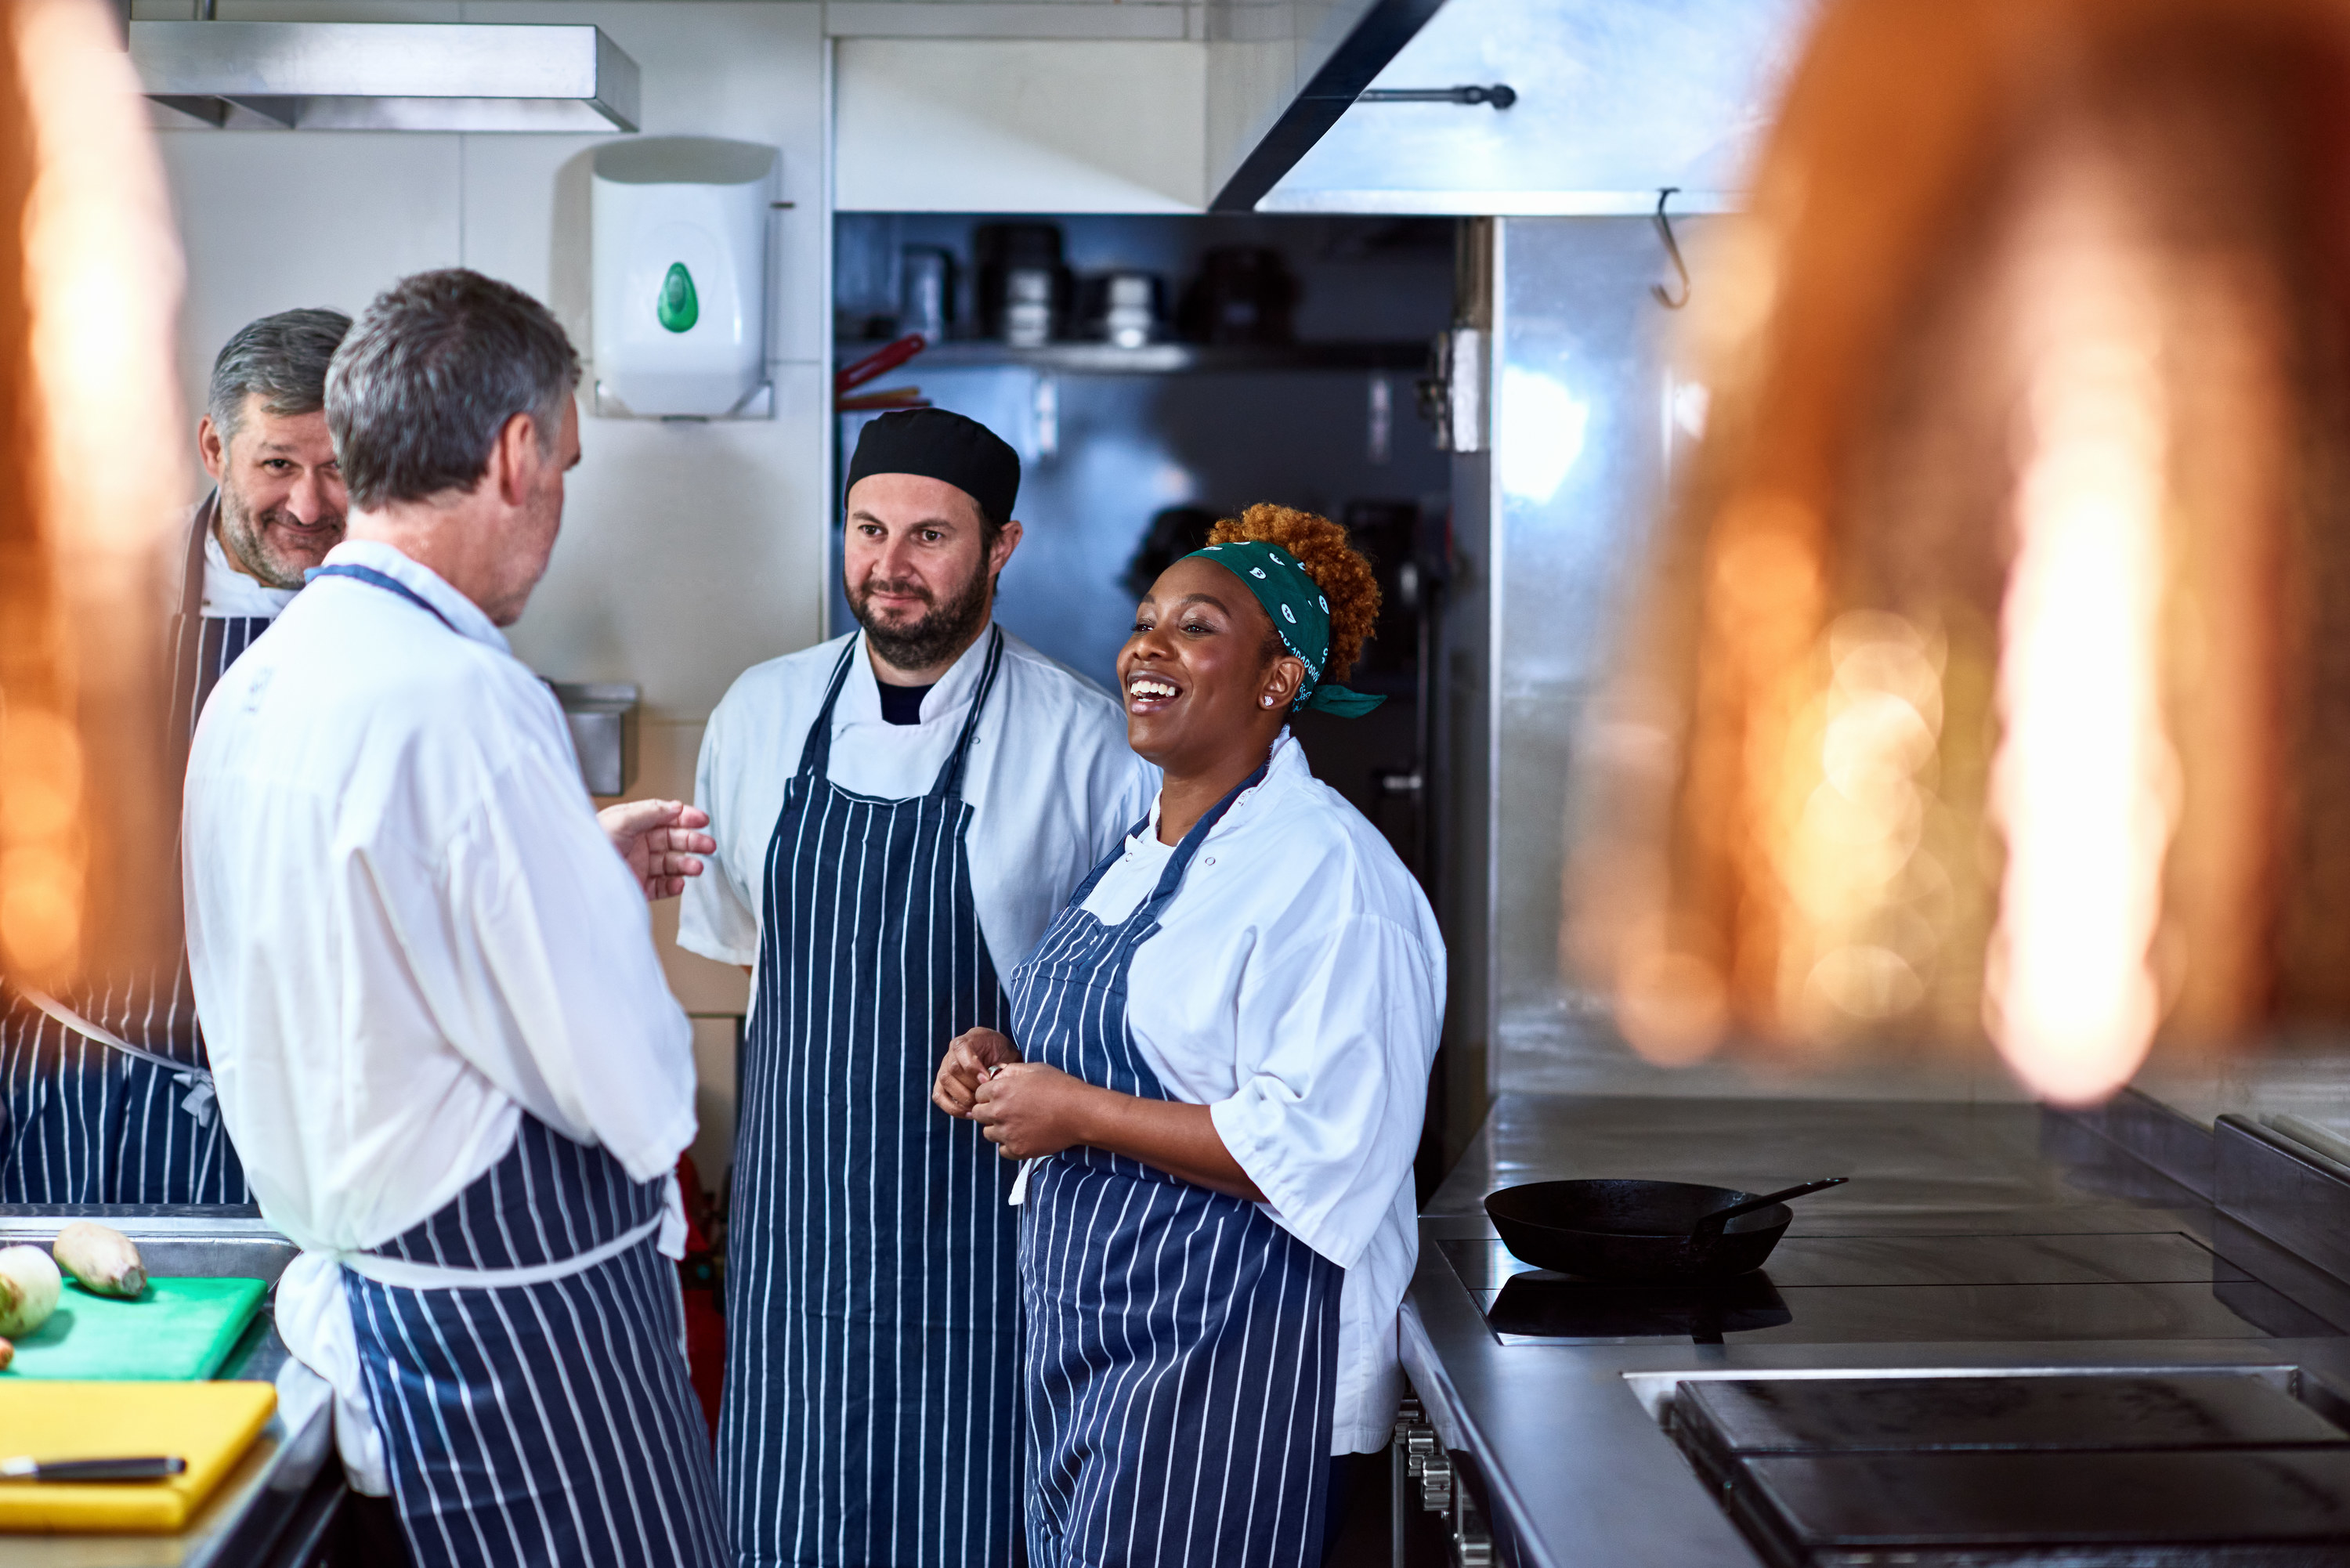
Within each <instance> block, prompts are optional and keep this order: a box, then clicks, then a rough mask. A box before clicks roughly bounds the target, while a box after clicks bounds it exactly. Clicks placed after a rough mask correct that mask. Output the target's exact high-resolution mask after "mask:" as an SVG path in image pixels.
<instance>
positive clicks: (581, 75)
mask: <svg viewBox="0 0 2350 1568" xmlns="http://www.w3.org/2000/svg"><path fill="white" fill-rule="evenodd" d="M130 60H131V64H132V65H133V66H134V67H137V69H138V72H139V82H140V90H141V91H143V92H144V93H146V95H147V96H148V97H149V98H151V99H154V100H155V101H156V102H158V103H161V104H164V105H166V106H168V107H170V108H172V109H177V110H179V111H180V112H181V113H182V114H187V115H192V116H193V117H194V118H196V119H200V120H202V121H203V122H205V123H206V124H209V125H213V126H219V127H223V128H225V129H230V130H240V129H254V130H266V129H270V128H272V127H276V128H279V129H283V130H439V131H449V130H458V131H502V130H523V131H528V130H536V131H567V132H571V133H573V134H577V133H579V132H582V131H586V132H591V133H593V132H604V131H613V130H636V129H637V62H636V61H634V60H632V59H630V58H629V57H628V56H627V55H625V54H623V53H622V52H621V51H620V48H619V45H617V44H615V43H613V42H612V40H611V39H609V38H608V37H606V36H604V34H603V31H602V30H601V29H600V28H597V27H590V26H536V25H533V26H494V25H489V24H482V23H462V24H456V23H452V24H437V23H411V22H133V23H131V24H130Z"/></svg>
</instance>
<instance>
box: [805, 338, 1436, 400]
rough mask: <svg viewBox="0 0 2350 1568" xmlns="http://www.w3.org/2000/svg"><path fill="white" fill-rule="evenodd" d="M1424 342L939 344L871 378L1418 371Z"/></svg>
mask: <svg viewBox="0 0 2350 1568" xmlns="http://www.w3.org/2000/svg"><path fill="white" fill-rule="evenodd" d="M881 347H882V345H881V344H879V343H849V344H842V345H840V346H839V347H838V350H837V358H838V362H839V363H840V364H842V365H853V364H855V363H856V362H857V361H858V360H859V359H861V358H864V357H865V356H866V355H868V354H870V353H872V352H873V351H874V350H875V349H877V348H881ZM1428 354H1429V348H1428V344H1427V343H1426V342H1424V341H1414V342H1409V343H1291V344H1282V345H1265V346H1257V345H1253V344H1252V345H1243V344H1209V343H1151V344H1147V345H1145V346H1144V347H1142V348H1117V347H1115V346H1114V345H1111V344H1108V343H1048V344H1046V345H1045V346H1044V347H1043V348H1013V347H1012V346H1010V345H1009V344H1004V343H941V344H939V345H938V346H937V347H935V348H926V349H924V350H923V351H922V352H921V353H920V354H918V355H916V356H915V357H914V358H911V359H909V360H908V361H906V363H905V364H903V365H901V366H899V367H898V368H897V369H894V370H890V371H888V372H887V373H885V374H884V375H882V376H880V377H879V378H877V379H876V388H877V389H878V387H879V384H880V383H881V382H885V381H890V380H896V379H902V378H908V377H919V376H920V375H921V373H922V372H923V371H924V370H931V369H936V370H971V369H988V368H991V367H994V366H1002V365H1020V366H1025V367H1027V368H1029V369H1037V370H1054V371H1058V372H1060V373H1061V374H1064V375H1076V376H1179V375H1214V374H1231V373H1232V372H1235V371H1263V370H1387V371H1403V372H1417V371H1420V370H1424V369H1427V367H1428Z"/></svg>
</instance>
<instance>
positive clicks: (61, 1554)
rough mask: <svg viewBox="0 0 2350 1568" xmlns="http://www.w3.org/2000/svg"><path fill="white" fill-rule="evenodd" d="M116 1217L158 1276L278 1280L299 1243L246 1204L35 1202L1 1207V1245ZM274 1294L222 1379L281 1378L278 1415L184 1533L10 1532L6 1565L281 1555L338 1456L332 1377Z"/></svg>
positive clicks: (168, 1566) (1, 1542)
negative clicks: (301, 1344)
mask: <svg viewBox="0 0 2350 1568" xmlns="http://www.w3.org/2000/svg"><path fill="white" fill-rule="evenodd" d="M77 1217H78V1218H88V1219H92V1220H99V1221H100V1222H101V1223H104V1224H108V1225H111V1226H113V1227H114V1228H115V1229H116V1230H118V1231H121V1232H122V1233H123V1234H125V1235H126V1236H129V1237H130V1239H131V1240H132V1241H135V1242H137V1243H138V1245H139V1251H140V1258H141V1260H142V1261H143V1262H145V1263H146V1265H147V1271H148V1272H149V1273H151V1274H165V1275H173V1274H176V1275H195V1276H199V1277H202V1276H213V1277H220V1276H227V1275H234V1276H238V1277H241V1278H246V1279H263V1280H267V1281H268V1282H270V1283H271V1284H272V1285H275V1284H276V1281H277V1276H278V1275H279V1274H281V1273H283V1272H285V1269H286V1264H287V1263H289V1262H292V1261H293V1259H294V1254H295V1248H294V1245H293V1243H292V1242H290V1241H286V1238H285V1237H283V1236H281V1235H279V1234H278V1233H277V1232H276V1231H272V1230H271V1229H270V1228H269V1227H268V1226H267V1225H265V1224H264V1223H263V1222H262V1221H261V1220H259V1219H258V1218H256V1217H254V1216H252V1215H251V1214H250V1212H249V1211H248V1212H247V1213H244V1214H237V1213H234V1212H230V1213H223V1212H222V1211H219V1210H211V1211H207V1210H197V1209H165V1208H141V1209H130V1208H122V1209H97V1208H72V1209H63V1208H30V1207H25V1206H19V1205H0V1246H10V1245H14V1244H15V1243H16V1242H19V1241H30V1242H35V1243H37V1244H40V1245H43V1246H46V1245H47V1243H48V1241H50V1239H51V1238H53V1237H54V1236H56V1234H57V1227H58V1226H59V1225H61V1224H62V1223H64V1221H65V1220H68V1219H73V1218H77ZM270 1308H271V1302H270V1301H268V1300H265V1301H264V1302H263V1303H262V1307H261V1311H260V1312H259V1313H258V1314H255V1318H254V1321H253V1324H252V1326H251V1327H250V1328H248V1329H247V1330H246V1331H245V1334H244V1338H243V1339H241V1340H239V1341H238V1342H237V1345H236V1347H235V1349H234V1350H232V1351H231V1352H230V1353H229V1358H228V1361H227V1363H226V1364H225V1365H224V1366H223V1367H222V1368H221V1371H220V1376H222V1377H224V1378H229V1379H235V1380H240V1381H254V1382H263V1383H275V1384H276V1386H277V1413H276V1415H274V1416H272V1417H270V1419H269V1424H268V1426H266V1427H265V1428H262V1433H261V1437H260V1438H259V1439H258V1440H256V1441H255V1444H254V1445H253V1448H252V1449H251V1450H249V1451H248V1452H247V1453H246V1454H245V1456H244V1460H243V1461H242V1462H241V1463H239V1464H238V1466H237V1468H236V1469H234V1471H233V1472H231V1474H230V1475H229V1478H228V1479H227V1480H224V1481H223V1482H222V1483H221V1487H220V1490H218V1491H216V1492H214V1493H213V1496H212V1498H211V1500H210V1501H208V1502H206V1503H205V1505H204V1508H203V1511H202V1512H200V1513H199V1514H198V1515H197V1516H196V1519H195V1521H194V1522H193V1523H192V1525H190V1527H189V1528H188V1529H187V1530H185V1531H184V1532H182V1533H180V1534H178V1535H0V1568H244V1565H246V1564H248V1563H256V1562H259V1561H262V1560H263V1554H264V1552H271V1553H272V1555H274V1554H275V1552H274V1550H273V1549H274V1548H276V1547H277V1546H279V1545H282V1544H283V1543H282V1542H281V1541H280V1540H279V1538H280V1537H281V1536H282V1535H283V1534H284V1533H285V1532H286V1529H287V1528H288V1526H289V1525H297V1524H298V1522H299V1521H298V1520H297V1516H298V1515H300V1514H302V1513H303V1511H304V1504H305V1499H306V1498H307V1497H309V1495H310V1493H311V1490H312V1487H313V1484H314V1483H316V1482H317V1480H318V1478H319V1476H320V1475H321V1473H322V1472H323V1471H324V1470H325V1469H326V1467H327V1466H328V1464H329V1463H332V1462H334V1442H333V1428H332V1425H331V1417H332V1406H333V1399H332V1396H331V1391H330V1390H329V1389H328V1386H327V1384H326V1382H325V1380H324V1379H322V1378H320V1377H319V1376H317V1374H315V1373H313V1372H312V1371H310V1369H309V1368H307V1367H306V1366H302V1365H301V1364H300V1363H299V1362H296V1361H295V1360H294V1359H292V1358H291V1357H290V1356H288V1355H286V1346H285V1344H284V1343H283V1342H282V1341H281V1340H279V1339H278V1337H277V1328H276V1323H275V1322H274V1321H273V1320H272V1318H271V1316H270Z"/></svg>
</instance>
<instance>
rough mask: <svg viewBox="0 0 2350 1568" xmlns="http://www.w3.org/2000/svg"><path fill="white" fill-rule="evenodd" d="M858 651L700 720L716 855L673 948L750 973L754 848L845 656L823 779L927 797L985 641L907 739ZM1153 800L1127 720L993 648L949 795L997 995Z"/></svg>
mask: <svg viewBox="0 0 2350 1568" xmlns="http://www.w3.org/2000/svg"><path fill="white" fill-rule="evenodd" d="M863 637H864V634H863V633H862V632H852V633H850V634H848V635H847V636H846V637H837V638H834V639H832V640H831V641H829V642H823V643H818V644H817V645H816V647H814V648H807V649H801V650H800V651H799V652H797V653H793V654H786V655H785V657H783V658H781V659H769V660H768V661H767V662H766V663H764V664H759V665H754V666H753V667H752V668H751V669H749V670H745V671H744V672H743V674H742V676H741V677H739V678H738V679H737V680H735V682H734V684H733V687H732V688H731V689H730V690H729V691H727V693H726V697H725V700H724V701H722V702H720V703H719V704H718V709H717V711H715V712H713V713H712V714H711V716H710V726H709V728H708V729H707V730H705V731H704V732H702V761H701V764H700V767H699V770H698V772H697V774H696V776H695V784H694V801H695V804H697V805H700V806H701V807H702V810H704V811H706V812H708V813H709V814H710V832H711V834H712V836H714V837H716V838H717V840H718V854H717V856H716V857H715V858H714V860H713V861H712V865H711V867H710V870H709V871H705V872H704V873H703V875H702V877H700V878H699V879H698V880H696V881H693V882H690V883H688V884H687V885H686V889H685V896H684V899H683V903H682V907H681V909H680V910H679V912H678V932H677V940H678V945H679V946H681V947H683V948H686V949H689V950H691V951H694V952H698V953H701V954H702V955H703V956H705V957H708V958H713V959H716V960H718V961H721V962H723V963H740V964H747V963H754V962H756V961H757V960H758V956H759V929H760V919H761V916H762V911H763V910H764V909H765V890H766V877H767V842H768V840H769V839H770V838H772V837H773V836H775V818H776V817H777V816H778V815H781V814H782V811H783V808H784V790H785V786H786V785H788V784H790V783H791V780H792V775H793V774H796V773H798V772H799V766H800V751H801V748H802V747H803V746H804V745H805V744H806V741H807V733H808V727H809V726H810V725H812V724H814V723H815V722H816V711H817V710H818V709H820V708H822V707H823V706H824V692H825V687H826V686H827V684H828V683H829V682H830V680H832V671H833V667H834V666H835V665H837V664H838V663H839V662H840V654H841V649H843V648H846V647H847V646H848V645H849V644H850V643H851V642H852V641H854V642H856V643H857V644H858V647H857V649H856V651H855V652H854V653H853V654H851V656H850V658H849V660H848V679H847V682H846V683H845V684H844V685H843V686H842V687H841V691H840V700H839V701H838V702H837V703H835V704H834V706H833V711H832V757H831V761H830V763H829V764H828V765H827V776H828V777H829V778H830V779H831V780H832V782H833V783H834V784H838V785H839V786H840V787H841V788H843V789H845V790H851V791H854V792H855V793H857V794H866V795H873V796H877V797H879V798H880V799H884V800H903V799H905V798H907V797H908V796H910V795H918V794H925V793H927V792H928V791H929V789H930V787H931V784H935V783H936V782H937V781H938V776H939V770H940V769H941V768H942V767H944V766H945V765H946V761H947V758H948V756H949V755H950V754H951V753H952V752H953V751H954V744H955V740H956V738H957V737H958V736H960V735H961V734H962V725H963V721H964V720H965V719H966V718H968V717H969V716H970V712H971V700H972V696H973V694H974V693H975V692H976V691H977V690H978V687H979V678H980V674H981V672H982V670H983V669H984V668H985V666H986V663H987V645H988V641H989V638H988V634H986V633H984V632H983V633H982V634H981V635H980V638H979V639H978V640H977V641H976V642H974V643H972V646H971V647H970V648H969V649H966V650H965V651H964V653H963V655H962V658H961V659H957V660H955V662H954V665H953V666H952V668H951V669H949V670H948V671H947V672H946V673H945V674H944V675H943V676H941V677H940V678H939V681H938V684H937V685H935V686H933V687H931V690H930V691H929V692H928V693H927V694H925V695H924V697H923V698H922V708H921V722H920V723H918V724H892V723H890V722H888V721H887V720H885V719H883V718H882V717H881V686H880V682H879V680H876V679H875V678H874V674H873V664H872V660H871V659H869V658H868V656H867V654H866V651H865V649H864V647H863V645H862V644H863ZM1158 788H1159V770H1158V769H1156V768H1154V767H1152V766H1151V765H1150V764H1149V763H1145V762H1144V761H1142V759H1141V758H1139V757H1138V756H1136V755H1135V754H1134V753H1133V752H1132V751H1131V750H1130V749H1129V748H1128V745H1127V743H1126V711H1125V710H1124V709H1123V708H1122V707H1121V706H1120V705H1119V704H1118V700H1117V699H1116V698H1114V697H1112V696H1111V695H1110V694H1109V693H1108V692H1107V691H1103V690H1102V689H1101V688H1100V687H1098V686H1097V685H1095V684H1094V683H1093V682H1092V681H1090V680H1087V679H1086V678H1085V677H1083V676H1081V675H1079V674H1077V673H1076V671H1074V670H1069V669H1067V668H1066V667H1064V666H1062V665H1059V664H1056V663H1055V662H1054V661H1053V660H1052V659H1047V658H1045V656H1044V655H1043V654H1041V653H1039V652H1037V651H1036V650H1035V649H1033V648H1031V647H1029V646H1028V645H1027V644H1026V643H1024V642H1023V641H1021V640H1020V639H1018V638H1016V637H1014V636H1013V635H1012V634H1011V633H1009V632H1006V633H1005V634H1004V637H1003V666H1002V668H1001V669H999V670H997V672H996V677H995V690H994V691H993V693H992V694H991V695H990V696H989V697H988V700H987V707H986V710H985V711H983V712H982V713H981V714H980V718H979V729H978V732H976V733H975V734H973V735H972V746H971V753H970V756H969V758H968V760H967V761H966V762H965V763H964V769H963V783H962V794H963V799H964V800H965V801H967V802H968V803H970V805H971V807H972V822H971V831H970V834H969V836H968V837H967V838H966V839H965V844H966V846H967V848H968V850H969V852H970V855H971V881H972V903H973V904H975V905H976V906H977V907H978V911H979V929H980V932H981V934H982V935H983V937H985V938H986V940H987V951H988V956H989V958H990V959H991V960H993V962H994V965H995V973H996V978H997V980H998V981H1009V980H1010V978H1011V973H1012V966H1013V965H1014V964H1016V963H1018V962H1019V961H1021V960H1022V959H1024V958H1025V957H1026V956H1027V955H1028V950H1029V949H1030V948H1032V947H1034V946H1035V945H1036V939H1037V938H1039V937H1041V936H1043V935H1044V934H1045V927H1046V926H1048V925H1050V924H1052V921H1053V917H1054V916H1055V915H1056V914H1058V913H1060V909H1061V906H1062V904H1064V903H1065V902H1066V901H1067V899H1068V897H1069V894H1070V893H1071V892H1072V891H1073V890H1074V889H1075V888H1076V885H1077V884H1078V883H1080V882H1082V881H1084V880H1085V879H1086V874H1087V872H1089V871H1091V870H1092V869H1093V868H1094V867H1095V866H1096V865H1097V864H1099V863H1100V860H1101V857H1103V856H1105V855H1107V854H1108V853H1109V852H1110V850H1111V849H1113V848H1115V847H1116V846H1117V845H1118V838H1119V836H1120V835H1121V834H1123V833H1124V832H1125V831H1126V830H1127V829H1128V827H1131V826H1134V824H1135V822H1136V821H1137V820H1138V819H1139V818H1140V817H1141V815H1142V814H1143V812H1144V811H1145V810H1147V809H1148V808H1149V804H1150V801H1151V799H1152V797H1153V796H1154V795H1155V794H1156V793H1157V791H1158ZM713 872H714V873H715V874H714V875H712V873H713ZM940 1044H941V1047H942V1048H943V1046H944V1044H945V1043H944V1042H943V1041H941V1043H940Z"/></svg>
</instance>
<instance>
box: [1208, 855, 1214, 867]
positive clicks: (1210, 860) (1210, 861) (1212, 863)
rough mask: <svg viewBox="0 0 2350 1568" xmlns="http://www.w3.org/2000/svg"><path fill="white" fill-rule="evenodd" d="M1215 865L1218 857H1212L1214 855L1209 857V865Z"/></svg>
mask: <svg viewBox="0 0 2350 1568" xmlns="http://www.w3.org/2000/svg"><path fill="white" fill-rule="evenodd" d="M1215 863H1216V857H1214V856H1212V855H1211V856H1209V857H1208V864H1209V865H1211V866H1213V865H1214V864H1215Z"/></svg>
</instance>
